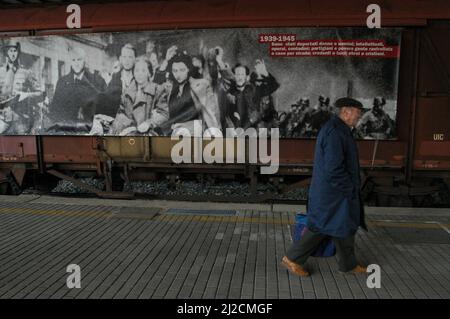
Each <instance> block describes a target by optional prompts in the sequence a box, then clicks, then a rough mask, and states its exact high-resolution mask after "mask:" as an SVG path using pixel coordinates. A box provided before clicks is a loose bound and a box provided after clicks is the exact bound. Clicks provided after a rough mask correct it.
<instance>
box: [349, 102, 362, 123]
mask: <svg viewBox="0 0 450 319" xmlns="http://www.w3.org/2000/svg"><path fill="white" fill-rule="evenodd" d="M348 112H349V113H348V119H349V122H350V123H351V124H350V126H353V127H355V126H356V124H358V121H359V119H360V118H361V113H362V111H361V109H358V108H355V107H349V108H348Z"/></svg>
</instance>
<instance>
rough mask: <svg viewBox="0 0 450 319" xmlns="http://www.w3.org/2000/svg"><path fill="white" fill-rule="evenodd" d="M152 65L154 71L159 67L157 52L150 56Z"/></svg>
mask: <svg viewBox="0 0 450 319" xmlns="http://www.w3.org/2000/svg"><path fill="white" fill-rule="evenodd" d="M149 61H150V64H151V65H152V67H153V69H156V68H157V67H158V64H159V63H158V56H157V55H156V53H155V52H153V53H151V54H150V58H149Z"/></svg>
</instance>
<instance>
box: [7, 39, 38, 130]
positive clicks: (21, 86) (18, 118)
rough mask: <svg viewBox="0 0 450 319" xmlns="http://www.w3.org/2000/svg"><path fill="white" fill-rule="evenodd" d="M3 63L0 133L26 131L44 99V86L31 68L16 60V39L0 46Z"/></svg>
mask: <svg viewBox="0 0 450 319" xmlns="http://www.w3.org/2000/svg"><path fill="white" fill-rule="evenodd" d="M2 49H3V53H4V55H5V57H6V63H5V64H4V65H2V66H1V67H0V90H1V91H0V133H4V134H30V133H33V131H34V128H35V127H34V126H35V119H37V118H39V116H38V114H40V111H41V110H42V108H44V107H45V105H44V104H43V102H44V99H45V94H44V90H42V89H41V87H40V86H39V81H38V80H37V79H36V78H35V77H34V76H33V73H32V72H31V70H28V69H26V68H25V67H24V66H23V65H22V64H21V63H20V55H21V46H20V43H19V42H16V41H11V40H8V41H6V43H4V44H3V46H2Z"/></svg>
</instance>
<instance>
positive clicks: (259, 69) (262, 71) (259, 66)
mask: <svg viewBox="0 0 450 319" xmlns="http://www.w3.org/2000/svg"><path fill="white" fill-rule="evenodd" d="M255 71H256V74H257V75H258V77H260V76H269V72H267V68H266V64H265V63H264V60H256V61H255Z"/></svg>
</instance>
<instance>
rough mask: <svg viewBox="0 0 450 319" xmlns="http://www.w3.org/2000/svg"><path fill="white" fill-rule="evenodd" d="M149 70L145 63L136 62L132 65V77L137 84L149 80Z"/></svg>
mask: <svg viewBox="0 0 450 319" xmlns="http://www.w3.org/2000/svg"><path fill="white" fill-rule="evenodd" d="M149 76H150V74H149V71H148V66H147V63H145V62H142V63H136V65H135V66H134V78H135V79H136V82H137V83H138V84H139V85H143V84H146V83H147V82H148V80H149Z"/></svg>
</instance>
